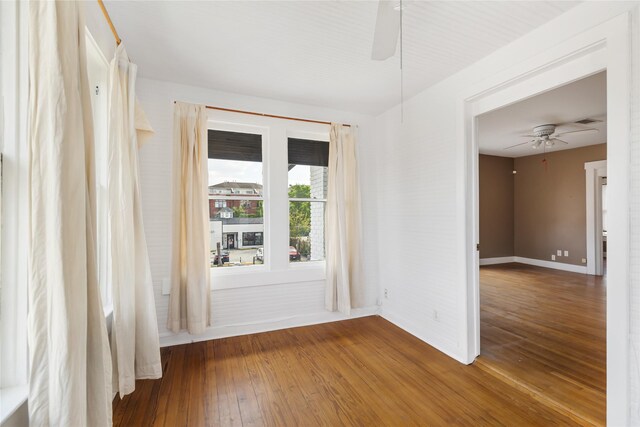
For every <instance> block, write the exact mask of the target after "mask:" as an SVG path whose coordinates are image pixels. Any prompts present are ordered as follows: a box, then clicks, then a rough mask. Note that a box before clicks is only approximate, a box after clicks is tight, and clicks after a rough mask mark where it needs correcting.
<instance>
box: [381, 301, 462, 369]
mask: <svg viewBox="0 0 640 427" xmlns="http://www.w3.org/2000/svg"><path fill="white" fill-rule="evenodd" d="M380 316H381V317H382V318H383V319H386V320H388V321H389V322H391V323H393V324H394V325H396V326H397V327H399V328H400V329H402V330H404V331H406V332H408V333H410V334H411V335H413V336H414V337H416V338H418V339H419V340H420V341H424V342H425V343H427V344H429V345H430V346H431V347H433V348H435V349H436V350H438V351H440V352H442V353H444V354H446V355H447V356H449V357H451V358H453V359H455V360H457V361H458V362H460V363H463V364H465V365H468V364H469V363H467V362H465V360H464V359H465V358H464V357H462V356H461V355H460V354H458V353H456V352H455V351H451V350H452V349H451V346H452V345H453V346H455V343H454V342H450V343H449V345H447V344H448V343H446V342H444V341H442V340H441V339H438V338H436V337H433V336H427V335H426V334H425V333H424V332H423V331H420V330H419V328H418V326H417V325H416V324H415V323H413V322H411V321H409V320H407V319H405V318H403V317H402V316H398V315H397V314H395V313H391V312H389V310H385V309H384V308H383V310H382V312H381V313H380Z"/></svg>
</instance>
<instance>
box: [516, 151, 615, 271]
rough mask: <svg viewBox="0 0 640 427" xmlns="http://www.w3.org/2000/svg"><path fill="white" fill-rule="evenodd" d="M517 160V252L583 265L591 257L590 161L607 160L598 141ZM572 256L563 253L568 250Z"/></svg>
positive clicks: (521, 255) (531, 256)
mask: <svg viewBox="0 0 640 427" xmlns="http://www.w3.org/2000/svg"><path fill="white" fill-rule="evenodd" d="M543 158H544V156H543V155H542V154H540V155H535V156H527V157H519V158H516V159H514V169H515V170H516V171H517V174H516V175H515V182H514V184H515V185H514V198H513V201H514V250H515V255H516V256H520V257H525V258H534V259H541V260H547V261H550V260H551V255H552V254H556V251H557V250H558V249H560V250H562V251H563V256H561V257H556V261H557V262H562V263H567V264H576V265H584V264H583V263H582V258H586V257H587V243H586V241H587V239H586V194H585V193H586V187H585V185H586V184H585V170H584V164H585V162H592V161H596V160H605V159H606V158H607V145H606V144H599V145H592V146H588V147H582V148H576V149H573V150H563V151H555V152H551V153H548V154H547V155H546V159H547V162H546V166H545V164H544V163H542V160H543ZM565 250H568V251H569V256H568V257H565V256H564V251H565Z"/></svg>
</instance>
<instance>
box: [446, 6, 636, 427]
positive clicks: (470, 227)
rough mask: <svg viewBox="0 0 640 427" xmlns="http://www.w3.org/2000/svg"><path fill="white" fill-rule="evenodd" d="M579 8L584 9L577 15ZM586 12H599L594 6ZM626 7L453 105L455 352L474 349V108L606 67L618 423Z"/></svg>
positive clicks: (610, 393) (611, 362)
mask: <svg viewBox="0 0 640 427" xmlns="http://www.w3.org/2000/svg"><path fill="white" fill-rule="evenodd" d="M585 15H586V14H585ZM589 17H590V19H593V20H596V19H598V18H599V17H598V16H596V14H595V13H593V14H592V15H589ZM631 19H632V14H631V12H630V11H629V9H626V10H622V12H621V13H620V14H619V15H617V16H615V17H613V18H612V19H609V20H608V21H605V22H602V23H600V24H598V25H594V26H593V27H591V28H589V27H587V28H588V29H587V30H582V31H576V33H575V34H576V35H574V36H573V37H571V38H569V39H567V40H566V41H564V42H562V43H559V44H557V45H555V46H554V47H553V48H552V49H548V50H546V51H543V52H541V53H540V54H538V55H536V56H533V57H530V58H529V59H528V60H525V61H522V62H519V63H517V64H515V65H513V66H512V67H511V68H509V69H508V70H506V71H505V72H502V73H497V74H495V75H493V76H491V77H490V78H488V79H487V80H485V81H482V82H480V83H479V84H477V85H476V86H475V87H474V88H473V90H470V91H469V94H468V96H463V98H462V102H461V105H460V109H459V112H460V120H461V122H462V123H464V126H463V127H462V129H461V135H460V136H461V140H462V141H463V143H464V145H463V146H462V147H461V156H463V159H462V160H461V161H462V164H463V165H464V167H463V170H461V171H460V175H459V176H460V177H461V179H462V182H461V184H462V186H463V188H464V199H463V200H461V203H460V205H459V213H458V215H459V218H460V221H461V227H462V230H461V234H460V235H459V238H460V240H461V244H462V247H463V248H464V249H463V250H464V259H465V265H464V267H465V268H464V271H461V273H460V274H461V278H462V283H463V284H462V286H463V288H462V290H461V293H462V294H461V295H462V298H463V300H464V301H465V303H466V306H465V307H464V309H463V313H464V316H465V321H464V322H463V326H462V327H461V335H462V343H461V350H462V355H463V357H465V360H464V361H465V362H466V363H472V362H473V361H474V360H475V358H476V357H477V356H478V355H479V354H480V284H479V255H478V251H477V244H478V238H479V219H478V218H479V201H478V154H479V151H478V135H477V132H478V124H477V118H478V116H479V115H481V114H483V113H486V112H489V111H492V110H495V109H497V108H501V107H504V106H507V105H510V104H513V103H515V102H518V101H521V100H523V99H526V98H529V97H531V96H535V95H537V94H540V93H543V92H546V91H549V90H552V89H554V88H557V87H559V86H563V85H566V84H568V83H571V82H573V81H576V80H579V79H581V78H584V77H588V76H589V75H593V74H595V73H597V72H600V71H605V70H606V71H607V113H608V127H607V142H608V144H607V161H608V163H609V165H610V167H609V174H608V177H607V180H608V189H607V197H608V201H609V206H608V221H609V224H610V226H608V230H607V253H608V261H607V283H608V286H607V423H608V424H611V425H626V424H627V423H628V418H629V414H628V407H629V406H628V405H629V403H630V402H629V387H628V385H629V366H630V365H629V303H628V295H629V291H630V286H629V281H630V280H629V279H630V276H629V239H628V235H629V234H628V233H629V194H628V189H629V178H630V172H629V161H628V159H629V149H630V133H629V130H630V110H631V96H630V94H631V25H630V22H631Z"/></svg>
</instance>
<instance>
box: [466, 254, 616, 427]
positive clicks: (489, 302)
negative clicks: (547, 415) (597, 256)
mask: <svg viewBox="0 0 640 427" xmlns="http://www.w3.org/2000/svg"><path fill="white" fill-rule="evenodd" d="M480 301H481V304H480V305H481V314H480V318H481V327H480V335H481V355H480V357H479V358H478V359H477V361H476V363H475V364H476V365H478V367H480V368H482V369H485V370H486V371H487V372H489V373H492V374H494V375H495V376H496V378H499V379H501V380H504V381H507V382H508V383H511V384H512V385H514V386H515V387H517V388H518V389H520V390H521V391H524V392H526V393H529V394H530V395H531V396H532V397H533V398H535V399H537V400H539V401H540V402H541V403H543V404H545V405H547V406H549V407H553V408H555V409H556V410H558V411H560V412H562V413H564V414H565V415H567V416H569V417H571V418H572V419H574V420H575V421H578V422H581V423H587V424H596V425H604V424H605V421H606V316H605V313H606V287H605V283H604V280H603V278H601V277H596V276H588V275H584V274H576V273H569V272H564V271H558V270H551V269H546V268H539V267H532V266H527V265H523V264H503V265H499V266H486V267H482V268H481V269H480Z"/></svg>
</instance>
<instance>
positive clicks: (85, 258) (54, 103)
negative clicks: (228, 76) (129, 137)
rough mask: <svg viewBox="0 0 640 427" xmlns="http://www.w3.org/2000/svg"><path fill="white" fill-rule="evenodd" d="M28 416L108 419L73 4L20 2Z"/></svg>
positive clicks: (45, 422)
mask: <svg viewBox="0 0 640 427" xmlns="http://www.w3.org/2000/svg"><path fill="white" fill-rule="evenodd" d="M28 31H29V119H28V129H29V132H30V134H29V157H30V160H29V180H30V182H29V197H30V212H29V222H30V225H29V319H28V326H27V333H28V340H29V419H30V425H32V426H108V425H111V400H112V394H111V357H110V354H109V341H108V337H107V327H106V322H105V318H104V313H103V311H102V303H101V301H100V292H99V289H98V275H97V271H96V245H95V240H94V236H95V235H96V233H95V224H94V218H95V180H94V162H93V158H94V146H93V127H92V119H91V100H90V98H89V84H88V80H87V74H86V73H87V72H86V69H87V67H86V57H85V55H86V51H85V23H84V10H83V6H82V4H81V3H80V2H75V1H68V2H48V1H42V2H38V1H32V2H30V5H29V30H28Z"/></svg>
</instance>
